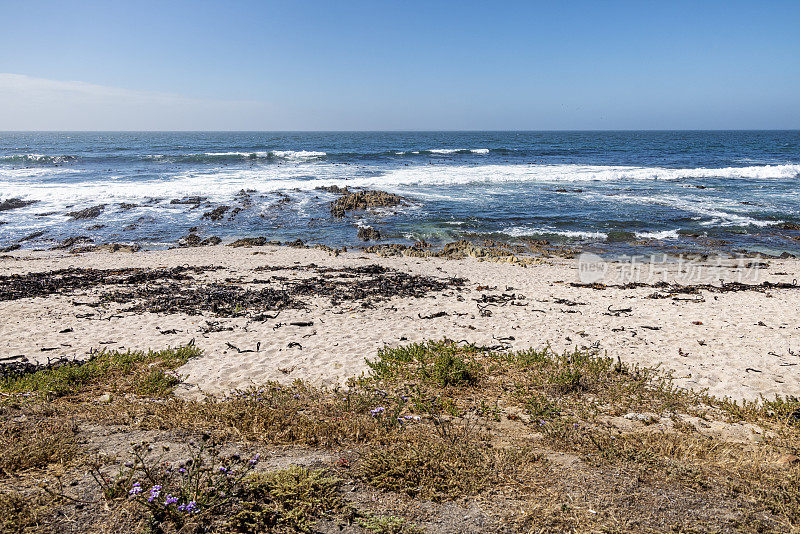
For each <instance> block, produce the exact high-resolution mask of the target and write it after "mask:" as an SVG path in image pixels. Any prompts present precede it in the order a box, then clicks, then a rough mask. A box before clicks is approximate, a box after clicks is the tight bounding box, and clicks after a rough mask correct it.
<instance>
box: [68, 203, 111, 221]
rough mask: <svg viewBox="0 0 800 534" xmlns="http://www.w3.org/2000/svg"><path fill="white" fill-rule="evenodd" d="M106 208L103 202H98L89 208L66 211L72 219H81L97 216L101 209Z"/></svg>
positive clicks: (101, 211)
mask: <svg viewBox="0 0 800 534" xmlns="http://www.w3.org/2000/svg"><path fill="white" fill-rule="evenodd" d="M105 209H106V205H105V204H98V205H97V206H92V207H91V208H86V209H82V210H78V211H70V212H68V213H67V215H69V216H70V217H72V220H76V221H77V220H83V219H94V218H96V217H99V216H100V214H101V213H103V210H105Z"/></svg>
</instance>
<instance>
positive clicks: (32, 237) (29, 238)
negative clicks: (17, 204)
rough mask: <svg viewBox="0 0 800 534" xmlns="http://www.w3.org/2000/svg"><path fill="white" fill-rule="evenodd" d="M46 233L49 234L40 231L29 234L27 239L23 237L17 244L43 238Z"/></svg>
mask: <svg viewBox="0 0 800 534" xmlns="http://www.w3.org/2000/svg"><path fill="white" fill-rule="evenodd" d="M46 233H47V232H45V231H44V230H40V231H38V232H33V233H32V234H28V235H26V236H25V237H23V238H22V239H20V240H19V241H17V243H24V242H25V241H32V240H34V239H37V238H39V237H42V236H43V235H44V234H46Z"/></svg>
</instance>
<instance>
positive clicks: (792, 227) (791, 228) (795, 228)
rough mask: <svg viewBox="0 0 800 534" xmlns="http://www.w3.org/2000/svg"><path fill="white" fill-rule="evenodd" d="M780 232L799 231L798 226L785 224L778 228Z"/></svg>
mask: <svg viewBox="0 0 800 534" xmlns="http://www.w3.org/2000/svg"><path fill="white" fill-rule="evenodd" d="M778 228H780V229H781V230H800V224H797V223H793V222H785V223H783V224H781V225H780V226H778Z"/></svg>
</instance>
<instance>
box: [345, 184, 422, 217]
mask: <svg viewBox="0 0 800 534" xmlns="http://www.w3.org/2000/svg"><path fill="white" fill-rule="evenodd" d="M406 205H407V203H406V200H405V199H404V198H403V197H401V196H399V195H395V194H393V193H387V192H386V191H374V190H370V189H364V190H362V191H349V190H345V192H344V193H342V195H341V196H340V197H339V198H337V199H336V200H334V201H333V202H331V215H333V216H334V217H344V216H345V215H347V212H348V211H354V210H366V209H370V208H388V207H393V206H406Z"/></svg>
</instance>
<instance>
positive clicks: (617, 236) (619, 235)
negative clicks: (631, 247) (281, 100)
mask: <svg viewBox="0 0 800 534" xmlns="http://www.w3.org/2000/svg"><path fill="white" fill-rule="evenodd" d="M635 240H636V234H634V233H633V232H626V231H624V230H612V231H610V232H608V236H607V237H606V242H608V243H624V242H630V241H635Z"/></svg>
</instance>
